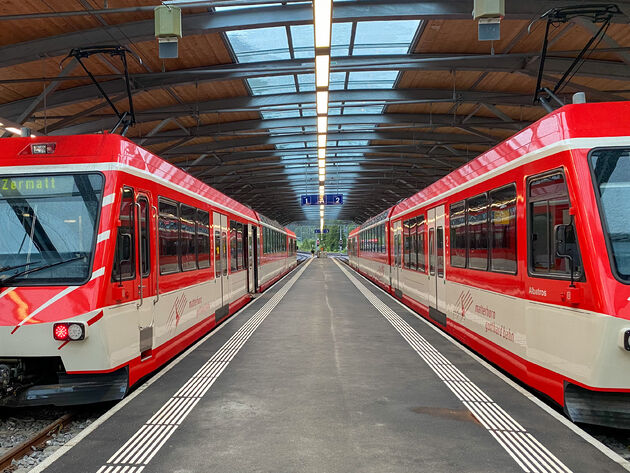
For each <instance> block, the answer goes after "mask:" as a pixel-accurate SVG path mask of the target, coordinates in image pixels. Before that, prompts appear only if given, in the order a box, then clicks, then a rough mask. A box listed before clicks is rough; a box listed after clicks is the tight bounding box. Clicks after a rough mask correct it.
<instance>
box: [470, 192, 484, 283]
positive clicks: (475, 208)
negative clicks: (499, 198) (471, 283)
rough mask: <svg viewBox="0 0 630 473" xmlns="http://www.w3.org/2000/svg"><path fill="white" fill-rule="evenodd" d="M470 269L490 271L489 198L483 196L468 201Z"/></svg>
mask: <svg viewBox="0 0 630 473" xmlns="http://www.w3.org/2000/svg"><path fill="white" fill-rule="evenodd" d="M467 203H468V205H467V211H466V221H467V224H468V267H469V268H472V269H481V270H483V271H487V269H488V196H487V195H486V194H481V195H478V196H476V197H472V198H470V199H468V202H467Z"/></svg>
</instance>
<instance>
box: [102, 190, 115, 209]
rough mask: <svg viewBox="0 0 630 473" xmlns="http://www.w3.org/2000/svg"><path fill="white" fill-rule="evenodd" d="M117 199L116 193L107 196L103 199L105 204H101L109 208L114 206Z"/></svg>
mask: <svg viewBox="0 0 630 473" xmlns="http://www.w3.org/2000/svg"><path fill="white" fill-rule="evenodd" d="M115 198H116V194H114V193H111V194H107V195H106V196H105V197H103V203H102V204H101V207H107V206H108V205H111V204H113V203H114V199H115Z"/></svg>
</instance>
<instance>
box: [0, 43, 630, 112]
mask: <svg viewBox="0 0 630 473" xmlns="http://www.w3.org/2000/svg"><path fill="white" fill-rule="evenodd" d="M0 49H1V48H0ZM538 54H539V53H538V52H534V53H519V54H500V55H457V56H445V55H441V56H440V55H434V54H432V55H428V54H425V55H396V56H376V57H370V56H349V57H338V58H335V60H334V61H333V64H332V65H331V71H332V72H347V71H381V70H392V69H396V70H399V71H408V70H413V71H457V70H460V71H484V72H486V73H489V72H514V71H529V72H534V73H535V72H536V68H537V61H536V60H535V59H537V57H538ZM570 63H571V59H570V58H569V57H548V58H547V60H546V62H545V70H546V71H547V73H549V74H562V73H564V71H565V70H566V69H567V68H568V66H569V64H570ZM313 72H314V63H313V62H312V60H310V59H308V60H304V59H289V60H281V61H267V62H259V63H243V64H222V65H216V66H210V67H202V68H194V69H183V70H182V69H180V70H174V71H168V72H153V73H143V74H134V75H132V76H131V78H132V81H133V84H134V90H135V91H136V93H138V92H139V91H149V90H154V89H161V88H164V87H166V86H182V85H187V84H196V83H202V82H208V81H225V80H235V79H245V78H254V77H265V76H277V75H286V74H309V73H313ZM576 74H577V75H579V76H586V77H597V78H605V79H613V80H627V79H628V78H629V77H630V69H629V68H628V67H627V65H626V64H623V63H619V62H614V61H597V60H585V61H584V63H583V64H582V66H581V67H580V69H579V70H578V72H577V73H576ZM97 78H99V79H100V80H101V81H104V82H102V87H103V89H104V90H105V91H106V92H107V93H108V94H110V95H111V94H117V93H121V92H123V91H124V84H123V83H122V81H120V80H118V79H119V78H120V76H119V75H111V74H107V75H104V76H101V77H97ZM44 79H46V80H50V81H55V80H61V79H62V78H42V79H41V80H44ZM70 79H72V80H76V78H75V77H69V78H68V80H70ZM17 81H18V79H15V78H12V79H7V80H5V81H0V83H2V82H10V83H15V82H17ZM98 96H99V95H98V90H97V89H96V88H95V87H94V86H92V85H81V86H77V87H72V88H69V89H65V90H62V91H59V92H58V93H57V94H55V97H54V98H51V101H50V103H49V104H48V106H49V108H54V107H62V106H66V105H71V104H74V103H78V102H82V101H85V100H94V99H96V98H98ZM25 100H28V99H21V100H17V101H15V102H11V103H9V104H5V105H2V106H0V114H2V115H4V116H11V117H12V116H14V115H15V114H16V113H17V111H18V110H22V109H23V108H24V105H23V104H24V101H25Z"/></svg>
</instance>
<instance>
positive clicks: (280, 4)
mask: <svg viewBox="0 0 630 473" xmlns="http://www.w3.org/2000/svg"><path fill="white" fill-rule="evenodd" d="M185 1H186V0H182V3H184V2H185ZM175 3H177V2H175ZM170 4H173V2H170ZM279 6H282V3H260V4H258V5H232V6H229V7H215V10H216V11H229V10H244V9H246V8H260V7H279Z"/></svg>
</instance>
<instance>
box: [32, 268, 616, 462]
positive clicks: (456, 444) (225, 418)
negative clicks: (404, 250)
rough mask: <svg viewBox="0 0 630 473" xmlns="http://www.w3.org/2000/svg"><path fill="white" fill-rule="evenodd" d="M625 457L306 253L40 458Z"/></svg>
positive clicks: (363, 284)
mask: <svg viewBox="0 0 630 473" xmlns="http://www.w3.org/2000/svg"><path fill="white" fill-rule="evenodd" d="M412 471H413V472H415V471H418V472H462V471H466V472H501V473H505V472H523V471H532V472H538V471H540V472H571V471H573V472H589V473H590V472H613V471H625V469H624V468H622V466H621V465H619V464H618V463H616V462H615V461H614V458H610V457H609V456H607V455H605V454H604V453H602V452H601V451H600V450H598V449H597V448H595V447H594V446H593V445H591V444H590V443H588V442H587V441H585V440H584V439H583V438H581V437H579V436H578V435H576V434H575V433H574V432H573V431H572V430H571V429H570V428H568V427H567V426H566V425H564V424H563V423H562V422H560V421H558V420H557V419H556V418H554V417H553V416H551V415H550V414H548V413H547V412H545V411H544V410H543V409H541V408H540V407H538V406H537V405H536V404H534V403H532V402H531V401H530V400H529V399H527V398H526V397H525V396H524V395H523V394H522V393H521V392H519V391H518V390H516V389H514V388H513V387H511V386H509V385H508V384H506V382H505V381H504V380H503V379H501V378H500V377H498V376H496V375H495V374H493V373H492V372H491V371H490V370H488V369H487V368H486V367H484V366H483V365H482V364H480V363H479V362H478V361H476V360H475V359H474V358H473V357H471V356H469V355H468V354H467V353H466V352H465V351H463V350H462V349H461V348H459V347H458V346H457V345H456V344H454V343H451V342H450V341H448V340H447V339H445V337H443V336H442V335H441V334H440V333H438V332H436V331H435V330H434V329H433V328H432V327H429V326H428V325H427V324H426V323H425V322H423V321H422V320H419V319H418V318H416V317H414V316H413V315H412V314H411V313H409V312H408V311H407V310H406V309H405V308H404V307H401V306H400V305H399V304H397V303H396V302H395V301H393V300H392V299H391V298H390V297H389V296H388V295H386V294H385V293H383V292H382V291H380V290H379V289H377V288H376V287H375V286H373V285H371V284H370V283H369V282H367V281H366V280H365V279H363V278H361V277H360V276H358V275H357V274H356V273H354V272H353V271H351V270H350V269H349V268H347V267H345V266H342V265H341V263H336V262H334V261H332V260H330V259H322V260H319V259H316V260H309V261H308V262H307V263H304V264H303V265H302V266H301V267H300V268H298V269H297V270H296V271H294V272H293V273H292V274H290V275H289V276H287V277H286V278H285V279H284V280H282V281H281V282H280V283H279V284H277V285H276V287H274V288H272V289H271V290H270V291H268V292H267V293H265V294H264V295H262V296H260V297H259V298H258V299H257V300H256V301H255V302H253V303H252V304H250V305H249V306H248V307H246V308H244V309H243V310H242V311H241V312H240V313H238V314H237V316H236V317H235V318H233V319H232V321H231V322H230V323H229V324H228V325H226V326H225V327H223V328H222V329H221V330H220V331H219V332H217V333H216V334H215V335H214V336H212V337H210V338H208V339H207V341H205V342H204V343H203V344H202V345H200V346H199V348H197V349H196V350H195V351H193V352H192V353H191V354H190V355H189V356H187V357H186V358H185V359H183V360H182V361H181V362H180V363H179V364H177V365H176V366H175V367H174V368H173V369H170V370H169V371H168V372H166V373H165V374H164V375H163V376H161V377H160V378H159V379H157V380H156V381H155V382H153V383H152V384H151V385H150V386H148V387H147V388H146V389H143V390H142V392H141V393H139V394H138V395H137V396H135V397H134V398H133V399H132V400H131V401H129V402H127V403H125V404H124V405H123V406H122V408H120V409H119V410H118V412H116V414H115V415H113V416H112V417H110V418H109V419H107V420H106V421H105V422H103V423H102V424H101V425H100V426H99V427H98V428H96V429H95V430H94V431H93V432H91V433H90V434H89V435H88V436H87V437H86V438H84V439H83V440H82V441H80V442H79V443H78V444H77V445H76V446H74V447H73V448H72V449H70V450H69V451H68V452H67V453H65V454H64V455H62V456H61V457H60V458H59V459H57V460H56V461H55V462H54V463H52V464H51V465H49V466H48V467H47V468H46V469H45V472H46V473H57V472H58V473H72V472H98V473H138V472H146V473H148V472H156V473H166V472H168V473H173V472H176V473H192V472H275V473H277V472H305V473H306V472H373V473H385V472H412Z"/></svg>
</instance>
